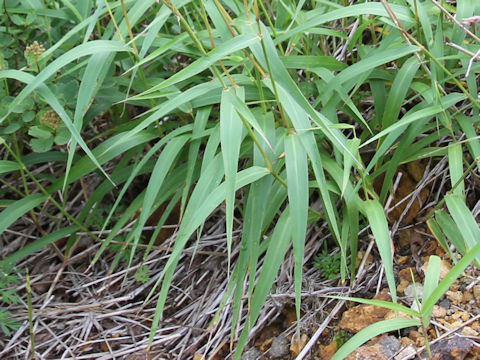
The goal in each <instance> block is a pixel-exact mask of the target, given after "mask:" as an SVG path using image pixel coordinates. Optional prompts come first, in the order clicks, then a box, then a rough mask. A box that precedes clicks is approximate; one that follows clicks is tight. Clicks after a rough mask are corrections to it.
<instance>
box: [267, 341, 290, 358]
mask: <svg viewBox="0 0 480 360" xmlns="http://www.w3.org/2000/svg"><path fill="white" fill-rule="evenodd" d="M289 348H290V342H289V341H288V339H287V338H286V337H284V336H277V337H275V339H273V342H272V346H270V349H269V350H268V356H269V357H271V358H272V359H278V358H283V357H285V356H286V355H288V351H289Z"/></svg>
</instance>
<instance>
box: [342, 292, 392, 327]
mask: <svg viewBox="0 0 480 360" xmlns="http://www.w3.org/2000/svg"><path fill="white" fill-rule="evenodd" d="M374 299H376V300H385V301H389V300H390V296H389V295H388V289H383V290H382V291H381V292H380V293H379V294H378V295H376V296H375V297H374ZM388 312H389V310H388V309H385V308H382V307H379V306H374V305H368V304H361V305H357V306H354V307H352V308H350V309H348V310H347V311H345V312H344V313H343V315H342V319H341V320H340V322H339V324H338V326H339V327H340V329H342V330H346V331H348V332H351V333H354V334H355V333H357V332H359V331H360V330H363V329H365V328H366V327H367V326H369V325H371V324H373V323H376V322H378V321H381V320H384V319H385V316H386V315H387V313H388Z"/></svg>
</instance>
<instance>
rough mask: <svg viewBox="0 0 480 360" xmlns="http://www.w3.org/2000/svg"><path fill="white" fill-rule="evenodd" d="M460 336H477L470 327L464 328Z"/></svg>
mask: <svg viewBox="0 0 480 360" xmlns="http://www.w3.org/2000/svg"><path fill="white" fill-rule="evenodd" d="M462 335H464V336H478V332H477V331H475V330H473V329H472V328H471V327H470V326H465V327H464V328H463V329H462Z"/></svg>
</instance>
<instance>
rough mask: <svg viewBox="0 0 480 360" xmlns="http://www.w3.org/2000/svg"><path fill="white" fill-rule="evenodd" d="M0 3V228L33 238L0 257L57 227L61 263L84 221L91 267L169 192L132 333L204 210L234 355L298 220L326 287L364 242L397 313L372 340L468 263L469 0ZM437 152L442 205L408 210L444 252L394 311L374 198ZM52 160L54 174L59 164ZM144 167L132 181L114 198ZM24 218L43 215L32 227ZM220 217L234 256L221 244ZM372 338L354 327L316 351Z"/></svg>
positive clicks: (473, 35) (347, 274) (471, 165)
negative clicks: (325, 258)
mask: <svg viewBox="0 0 480 360" xmlns="http://www.w3.org/2000/svg"><path fill="white" fill-rule="evenodd" d="M1 6H2V7H3V14H2V15H0V45H1V46H0V97H1V99H0V103H1V106H0V139H1V141H2V144H3V145H2V148H1V150H0V155H1V160H0V185H1V187H0V206H2V207H4V210H3V211H2V212H1V214H0V233H3V234H7V231H8V229H11V227H12V226H13V225H14V224H16V223H17V222H19V221H21V220H22V219H28V221H31V222H33V223H34V224H36V226H37V227H38V231H39V236H38V238H37V239H36V240H34V241H31V242H30V243H29V244H26V245H25V246H23V247H22V248H21V249H19V250H18V251H16V252H14V253H12V254H9V256H7V257H6V258H5V259H3V260H2V261H1V262H0V263H1V264H14V263H15V262H17V261H19V260H20V259H23V258H25V257H28V256H29V255H30V254H32V253H33V252H35V251H38V250H40V249H42V248H44V247H46V246H49V244H52V243H54V242H56V241H58V240H59V239H63V238H67V247H66V250H65V253H64V256H65V259H68V257H69V256H70V254H71V253H70V250H71V249H72V248H74V247H75V246H76V244H77V242H78V240H79V239H80V235H79V234H80V233H83V234H85V233H86V234H88V235H89V236H90V237H91V239H92V240H93V241H94V242H95V243H98V244H100V247H99V250H98V251H97V253H96V255H95V257H94V258H93V260H92V263H91V266H93V265H94V264H95V263H96V262H98V261H99V259H100V258H101V257H102V256H104V254H105V250H106V249H107V248H108V246H109V245H110V244H112V243H113V242H115V241H117V240H118V233H119V232H120V230H121V229H122V228H124V227H125V226H126V224H127V223H129V221H131V219H132V218H135V223H134V225H133V227H132V229H131V231H130V232H128V233H127V234H126V236H125V237H124V238H123V237H122V238H121V241H122V243H123V247H122V249H123V250H125V249H127V251H129V253H128V264H129V265H130V264H131V263H132V262H133V260H134V259H135V257H136V256H138V250H139V248H140V246H141V245H142V243H141V241H140V240H141V237H142V234H143V230H144V227H145V226H146V224H147V221H148V219H149V218H150V216H151V215H152V214H153V213H154V211H155V210H156V209H157V208H158V207H159V206H160V205H161V204H164V203H168V204H169V209H172V208H173V206H174V205H175V204H177V203H180V213H181V222H180V226H179V228H178V231H177V232H176V235H175V241H174V243H173V248H172V251H171V252H170V254H169V258H168V261H167V262H166V265H165V267H164V268H163V270H162V272H161V274H160V276H158V277H156V279H157V280H156V282H155V283H154V284H153V286H152V287H151V291H150V295H149V296H153V295H154V294H159V296H158V302H157V307H156V312H155V314H154V317H153V319H152V322H151V335H150V340H149V344H150V345H151V344H152V342H153V341H154V339H155V335H156V334H157V330H158V328H159V324H160V321H161V318H162V314H163V312H164V309H165V302H166V300H167V297H168V294H169V289H170V287H171V285H172V284H171V281H172V276H173V274H174V273H175V271H176V268H177V265H178V262H179V258H180V255H181V254H182V252H183V251H184V249H185V247H186V245H187V243H188V242H189V241H191V239H192V236H193V235H195V234H196V232H197V231H198V230H199V229H202V228H203V227H204V225H205V223H206V222H207V221H208V219H209V216H210V214H212V213H213V212H214V211H215V210H216V209H217V208H218V207H219V206H222V205H223V206H224V211H225V233H226V236H225V241H226V243H227V255H228V259H229V260H228V265H227V266H228V271H229V274H230V275H229V283H228V286H227V290H226V291H225V294H224V298H223V299H222V301H221V307H220V309H219V311H218V312H217V314H216V316H215V317H214V319H213V320H212V327H213V326H214V325H215V324H216V323H217V322H218V321H219V318H220V315H221V314H222V313H223V312H225V311H227V312H229V313H230V314H231V319H232V327H231V328H232V331H231V337H232V341H235V342H236V349H237V350H236V352H235V359H239V358H240V355H241V353H242V351H243V349H244V347H245V346H246V344H247V341H248V340H249V333H250V330H251V329H252V328H253V326H254V325H255V323H256V322H257V319H258V317H259V315H260V312H261V310H262V307H263V305H264V303H265V301H266V300H267V297H268V295H269V293H270V291H271V289H272V286H273V285H274V283H275V280H276V276H277V273H278V271H279V269H280V266H281V265H282V263H283V261H284V258H285V255H286V253H287V251H288V250H289V249H290V247H292V249H293V253H294V272H293V273H294V278H295V306H296V314H297V317H298V318H300V315H301V314H300V310H301V309H300V306H301V292H302V277H303V271H304V256H305V239H306V237H307V229H308V227H309V226H310V225H311V224H313V223H315V222H326V223H327V224H328V229H329V231H330V233H331V236H330V244H332V245H331V246H335V247H338V249H339V253H340V260H341V261H340V269H339V271H340V274H341V281H342V282H348V281H349V280H351V281H353V279H354V275H355V269H356V258H357V252H358V249H359V233H361V231H363V230H365V229H367V231H368V232H369V233H371V234H372V235H373V237H374V239H375V242H376V246H377V248H378V252H379V254H380V257H381V261H382V263H383V266H384V269H385V277H386V281H387V284H388V287H389V289H390V293H391V296H392V301H393V302H392V303H391V304H383V305H384V306H388V307H390V308H394V309H396V310H398V311H404V312H406V313H409V314H411V315H412V316H413V317H414V318H413V319H396V320H389V321H388V322H385V323H383V324H379V325H378V326H377V327H376V329H375V333H380V332H387V331H391V330H394V329H398V328H401V327H404V326H412V325H418V324H423V325H425V324H426V323H428V318H429V314H430V312H431V309H432V307H433V305H434V304H435V302H436V301H437V300H438V299H439V298H440V296H441V295H442V294H443V293H444V292H445V291H446V290H447V289H448V286H447V285H448V284H449V283H451V282H453V280H455V278H456V277H457V276H459V275H460V274H461V272H462V271H463V269H465V267H466V266H468V264H470V262H472V261H474V260H475V263H476V264H477V265H478V264H479V262H480V255H478V254H479V252H478V251H477V250H476V249H478V246H479V245H478V239H480V237H479V236H478V235H479V234H478V231H479V230H478V226H476V221H475V217H476V214H472V211H471V208H472V207H473V205H474V204H472V202H471V201H467V199H468V198H469V197H471V196H475V194H476V193H477V192H476V190H475V189H472V188H469V187H467V186H466V185H465V182H466V179H468V178H469V177H470V176H472V174H474V173H475V174H477V173H478V161H477V159H479V158H480V143H479V141H478V140H479V139H478V136H477V127H478V123H479V119H480V118H479V110H480V104H479V102H478V87H477V81H476V80H477V75H476V74H477V73H478V72H479V71H480V68H479V66H478V63H477V62H476V61H475V60H474V59H473V58H472V54H475V53H477V51H478V50H479V48H480V43H479V42H478V37H477V34H478V26H477V25H476V23H474V20H472V21H471V22H468V19H472V16H473V15H475V14H478V13H479V12H480V3H477V2H474V1H467V0H458V1H456V2H453V3H452V2H449V3H445V2H442V4H440V3H438V2H437V1H433V0H424V1H421V0H389V1H386V0H382V1H381V2H363V3H358V2H355V3H354V4H351V2H350V1H346V0H336V1H280V0H267V1H257V0H244V1H240V0H222V1H220V0H206V1H196V0H163V1H161V2H158V1H155V0H144V1H131V0H121V1H116V2H112V1H92V0H83V1H64V2H56V1H29V2H23V1H19V0H6V1H4V2H3V3H2V5H1ZM451 16H455V19H456V20H457V21H451ZM447 39H448V42H447ZM46 114H49V117H46ZM53 117H54V120H52V118H53ZM93 130H95V131H93ZM92 133H96V134H97V135H96V136H95V137H89V135H87V134H92ZM370 149H373V150H374V151H373V152H370ZM444 157H446V159H447V161H448V168H449V173H448V175H449V177H450V181H451V189H452V190H451V193H449V194H440V195H439V198H440V199H443V198H444V199H445V200H440V202H439V203H438V207H437V208H436V209H435V211H434V212H432V213H429V214H424V216H426V217H427V220H428V222H429V225H430V228H431V229H432V233H433V234H434V235H435V236H436V237H437V239H438V241H439V242H440V243H441V244H442V245H443V246H445V247H446V249H447V250H448V249H450V244H452V245H454V246H455V248H456V250H457V251H459V252H460V253H461V254H462V255H463V258H462V259H461V260H460V261H459V262H458V264H457V265H456V266H455V268H454V269H455V271H453V270H452V272H451V274H452V275H449V276H448V279H447V278H446V279H444V280H443V281H442V282H440V284H439V286H438V287H435V286H434V285H435V284H434V283H435V281H433V280H432V281H431V283H430V280H431V279H430V278H429V279H426V281H427V280H428V281H427V282H428V283H429V284H430V285H429V289H430V291H429V293H430V296H426V297H425V299H424V303H423V308H422V310H421V311H420V312H414V313H413V312H412V310H408V309H405V308H404V307H402V306H401V305H398V304H396V301H397V296H396V284H395V274H394V266H393V257H394V254H393V253H392V245H391V244H392V237H393V236H394V235H396V234H395V233H391V232H390V229H391V227H389V224H388V220H387V217H386V214H385V206H386V204H387V203H388V197H389V194H392V189H393V187H394V180H395V179H394V178H395V174H396V172H397V170H398V169H399V167H401V166H402V165H404V164H407V163H411V162H414V161H417V160H424V161H430V163H431V164H434V163H436V162H438V161H440V160H441V159H442V158H444ZM51 167H56V168H58V167H61V168H62V172H61V176H56V175H52V174H51V172H49V170H48V169H49V168H51ZM55 174H56V173H55ZM91 176H100V177H102V179H103V182H102V183H101V185H100V186H99V187H97V188H96V189H92V190H89V191H85V192H84V193H83V195H82V196H83V197H84V202H83V203H82V209H81V210H80V211H78V212H73V211H72V210H71V209H70V208H69V207H67V203H68V202H69V201H71V200H72V199H74V198H76V196H78V193H79V190H78V189H79V188H84V185H85V181H86V182H88V180H85V179H88V177H91ZM475 176H476V175H475ZM145 177H147V178H148V179H149V180H148V183H147V185H146V187H145V189H142V190H141V191H138V192H137V193H136V194H134V195H133V197H132V196H131V195H129V196H131V197H130V198H129V199H128V200H125V199H126V196H127V194H128V193H129V190H130V189H131V188H132V186H133V185H132V184H134V183H135V182H136V181H137V180H138V179H140V178H145ZM381 177H383V183H382V186H381V189H380V190H379V191H376V190H375V188H374V186H373V184H374V182H375V180H376V179H379V178H381ZM82 192H83V190H82ZM112 198H113V201H112V200H111V199H112ZM477 200H478V199H475V201H477ZM315 201H317V203H319V204H320V206H317V207H314V202H315ZM126 202H128V204H127V206H126V208H125V209H124V210H123V211H122V214H121V215H120V216H113V215H114V214H118V212H117V208H118V207H121V206H124V204H125V203H126ZM105 205H107V206H109V211H108V214H104V216H103V217H102V220H103V221H102V223H101V224H100V223H99V222H98V219H95V221H91V220H89V217H90V216H92V211H93V210H92V209H94V208H99V207H102V208H104V206H105ZM136 214H137V215H136ZM40 216H41V217H46V218H48V219H50V221H51V222H52V223H53V224H54V226H51V227H49V230H48V231H45V230H43V227H42V224H43V223H42V222H41V221H40V220H39V217H40ZM239 216H240V218H241V223H242V233H241V238H240V240H239V241H241V251H240V253H239V254H235V256H234V255H233V254H232V247H233V245H232V244H233V242H234V236H233V232H234V230H236V229H238V227H239V225H238V221H237V220H238V218H239ZM42 221H44V220H42ZM456 227H457V228H456ZM456 229H458V230H459V231H457V230H456ZM106 230H109V231H108V232H107V231H106ZM154 236H155V235H152V236H151V238H149V239H147V240H146V251H144V253H143V257H144V258H146V256H147V255H148V252H149V251H150V250H149V249H151V246H152V245H153V243H154V241H155V237H154ZM360 240H361V238H360ZM448 251H451V250H448ZM122 253H123V251H118V253H117V257H116V258H115V259H113V262H112V264H113V265H112V267H111V271H112V272H113V271H115V265H116V264H118V262H119V261H120V257H121V256H122ZM435 261H436V260H434V261H433V263H435V264H436V262H435ZM142 269H143V268H142ZM142 271H143V270H142ZM143 280H148V278H147V277H145V276H139V281H143ZM245 282H246V283H247V284H248V285H247V286H246V287H244V284H245ZM244 295H246V296H247V298H248V301H247V302H246V303H244V302H243V301H242V298H243V296H244ZM358 301H360V300H358ZM363 301H364V302H366V301H365V300H363ZM30 308H31V306H29V310H30ZM407 310H408V311H407ZM245 314H246V317H244V315H245ZM1 319H3V318H2V317H0V321H2V320H1ZM3 325H6V324H5V323H4V324H3ZM239 325H241V328H242V331H241V333H240V335H239V336H237V333H236V329H237V327H238V326H239ZM6 326H8V325H6ZM2 328H3V327H2ZM372 335H373V332H372V330H368V331H366V332H364V333H360V334H358V335H357V337H354V338H352V339H351V340H350V341H348V342H347V343H346V344H345V345H344V346H343V347H342V348H341V350H340V351H339V353H338V354H337V355H336V357H335V359H340V358H342V356H344V355H346V354H347V352H349V351H351V350H352V349H353V348H354V347H355V346H358V345H359V344H360V343H361V342H363V341H365V340H366V339H367V338H369V337H371V336H372ZM360 340H361V341H360ZM352 344H353V345H352ZM32 351H34V348H33V343H32Z"/></svg>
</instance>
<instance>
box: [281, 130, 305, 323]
mask: <svg viewBox="0 0 480 360" xmlns="http://www.w3.org/2000/svg"><path fill="white" fill-rule="evenodd" d="M285 167H286V169H287V182H288V202H289V204H290V217H291V218H292V221H291V222H292V226H293V227H292V236H293V251H294V257H295V268H294V278H295V307H296V311H297V319H300V301H301V298H300V294H301V291H302V274H303V272H302V268H303V252H304V247H305V238H306V231H307V219H308V164H307V153H306V152H305V149H304V148H303V146H302V144H301V141H300V139H299V136H298V135H297V134H289V135H287V138H286V139H285Z"/></svg>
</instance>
